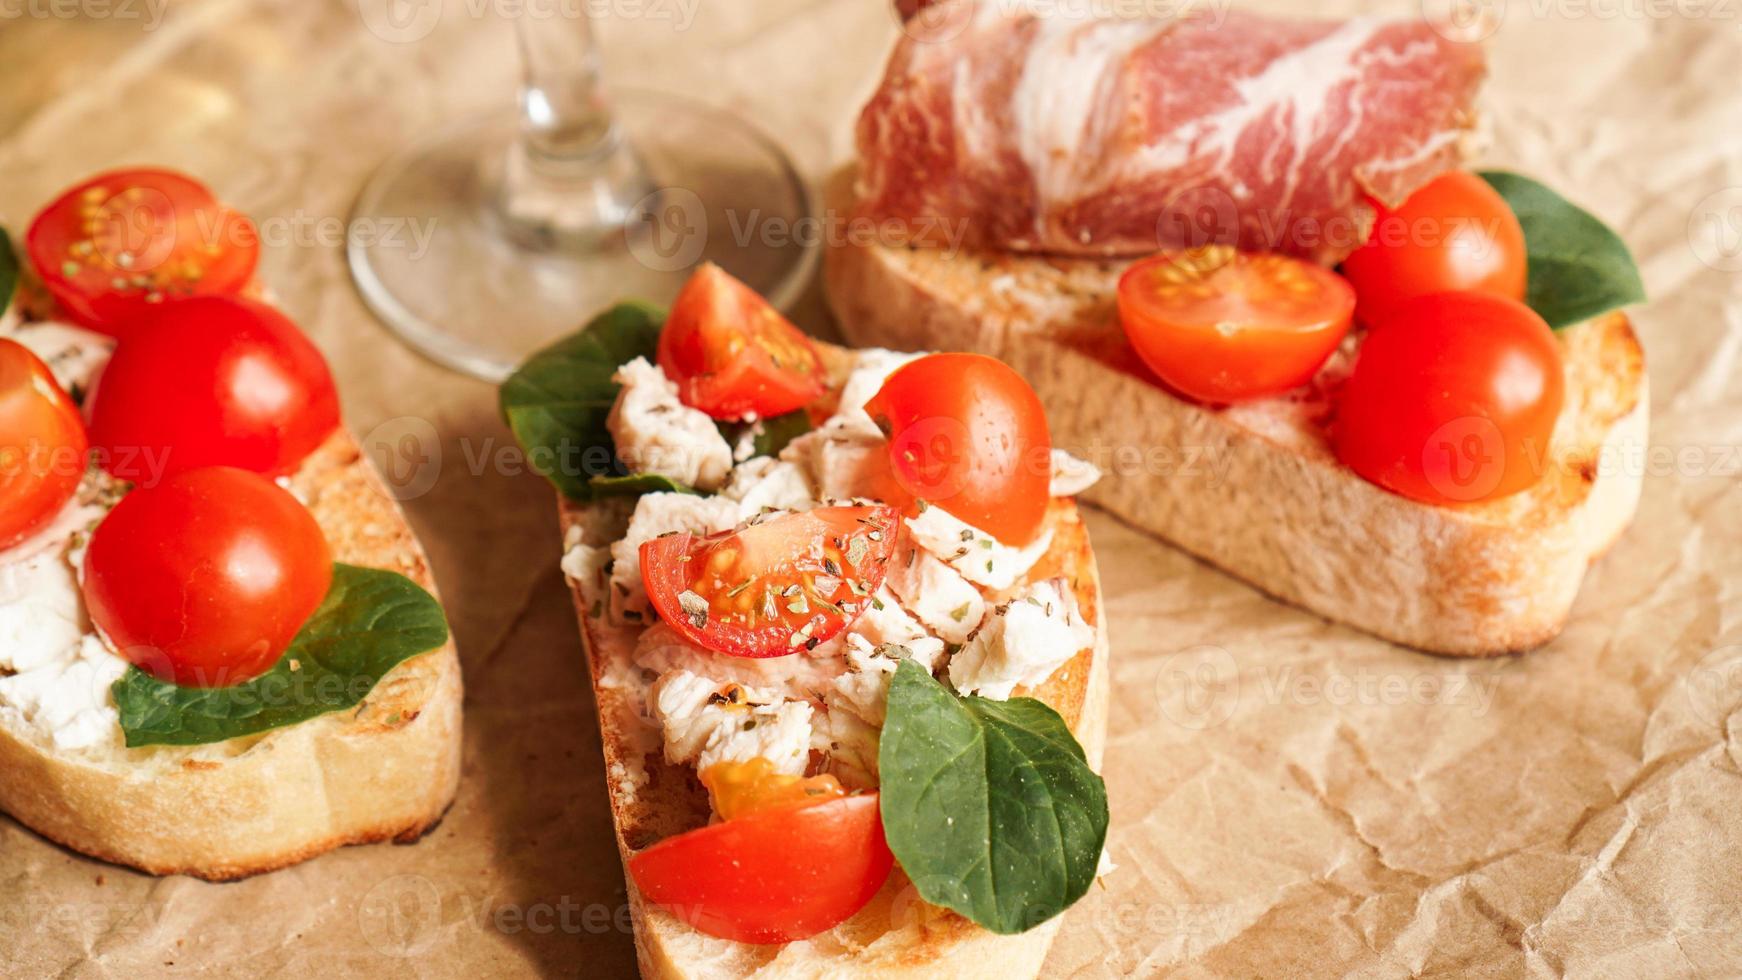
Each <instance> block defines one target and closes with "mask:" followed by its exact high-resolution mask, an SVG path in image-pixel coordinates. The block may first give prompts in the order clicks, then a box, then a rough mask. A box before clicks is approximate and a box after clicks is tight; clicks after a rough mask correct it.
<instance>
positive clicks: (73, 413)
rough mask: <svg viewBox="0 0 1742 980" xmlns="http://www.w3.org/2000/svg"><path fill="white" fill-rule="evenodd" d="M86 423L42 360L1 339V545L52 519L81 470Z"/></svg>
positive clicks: (74, 489)
mask: <svg viewBox="0 0 1742 980" xmlns="http://www.w3.org/2000/svg"><path fill="white" fill-rule="evenodd" d="M85 463H86V438H85V424H84V422H83V421H81V420H80V418H79V409H78V406H77V405H74V404H73V400H72V399H71V398H69V397H67V393H66V392H65V391H63V390H61V386H60V385H58V384H56V383H55V380H54V375H53V373H51V372H50V371H49V369H48V365H46V364H44V363H42V359H41V358H39V357H37V356H36V355H35V354H33V353H31V351H30V349H29V348H28V347H25V346H24V345H23V344H20V343H18V342H17V341H13V340H0V548H10V547H11V546H13V545H15V544H17V543H18V542H20V541H22V540H24V539H25V538H27V537H29V536H30V535H31V534H33V533H35V532H36V531H38V530H40V529H41V528H42V527H43V525H45V524H47V523H48V522H49V521H51V520H53V519H54V516H55V515H56V514H58V513H60V509H61V508H62V507H64V506H66V502H67V501H68V500H71V499H72V496H73V494H74V493H76V492H77V491H78V489H79V479H80V478H81V477H83V476H84V474H85Z"/></svg>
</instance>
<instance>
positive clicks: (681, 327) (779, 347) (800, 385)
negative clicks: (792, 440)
mask: <svg viewBox="0 0 1742 980" xmlns="http://www.w3.org/2000/svg"><path fill="white" fill-rule="evenodd" d="M659 366H660V367H661V368H663V369H664V370H665V373H666V375H667V376H668V377H670V378H671V379H672V380H674V381H676V382H677V390H678V397H679V398H681V399H683V403H684V404H685V405H688V406H690V407H691V408H698V409H701V410H702V411H704V412H706V413H708V414H709V415H711V416H713V417H714V418H717V419H742V418H745V417H747V416H748V415H750V414H752V413H754V414H755V415H756V416H758V417H760V418H772V417H773V416H776V415H784V414H786V413H787V412H791V411H793V410H795V409H799V408H803V407H804V406H806V405H808V404H810V403H811V402H813V401H815V400H816V399H817V398H818V397H819V396H821V395H822V393H823V389H824V387H825V385H826V380H827V379H826V377H825V375H824V374H823V362H822V359H821V358H819V357H818V356H817V349H816V347H815V345H813V344H812V343H811V342H810V338H808V337H806V336H805V335H804V334H802V333H800V332H799V329H798V328H797V327H795V326H793V325H792V324H791V323H790V322H788V321H787V319H786V317H783V316H781V315H780V311H778V310H776V309H775V308H774V307H773V306H772V305H770V304H769V302H768V301H767V300H765V299H763V298H762V297H761V296H758V295H756V291H755V290H753V289H751V288H750V287H749V286H746V285H744V284H743V283H741V282H739V281H738V280H736V279H734V278H732V277H731V276H730V275H727V274H726V271H725V270H724V269H721V268H720V267H719V266H717V265H714V264H713V263H711V262H710V263H708V264H706V265H703V266H702V267H701V268H700V269H697V270H696V272H695V275H693V276H691V277H690V281H689V282H687V283H685V284H684V288H683V291H682V292H680V293H678V296H677V299H676V300H675V301H674V302H673V303H672V306H671V315H670V316H669V317H667V318H666V321H665V329H664V330H663V331H662V332H661V333H660V335H659Z"/></svg>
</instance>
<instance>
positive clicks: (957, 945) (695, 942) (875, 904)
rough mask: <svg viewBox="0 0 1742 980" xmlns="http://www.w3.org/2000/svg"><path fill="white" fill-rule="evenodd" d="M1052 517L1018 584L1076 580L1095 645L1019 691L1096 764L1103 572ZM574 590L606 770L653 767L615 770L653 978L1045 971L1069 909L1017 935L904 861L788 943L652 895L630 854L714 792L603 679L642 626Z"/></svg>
mask: <svg viewBox="0 0 1742 980" xmlns="http://www.w3.org/2000/svg"><path fill="white" fill-rule="evenodd" d="M819 346H823V347H824V348H825V349H824V351H823V353H824V357H825V362H826V363H833V362H837V361H841V360H843V357H842V352H841V351H840V350H839V349H838V348H828V347H827V346H826V345H819ZM600 510H601V508H600V507H589V506H581V505H576V504H573V503H570V502H567V501H561V502H559V514H560V520H561V524H562V527H563V533H564V540H565V541H570V542H573V541H576V540H583V541H585V542H586V543H588V544H593V545H595V546H597V545H601V544H604V543H606V542H607V540H608V539H609V536H610V533H611V532H610V531H605V532H604V533H601V532H600V527H601V524H602V525H603V526H605V527H610V525H611V522H610V521H609V520H605V521H603V522H601V521H600V520H599V518H600ZM1047 520H1048V523H1049V526H1050V527H1051V528H1052V529H1053V541H1052V545H1051V547H1050V549H1049V550H1048V552H1047V554H1046V555H1045V556H1044V557H1043V558H1042V559H1041V560H1040V561H1039V562H1037V563H1036V564H1035V566H1034V568H1032V569H1031V570H1030V571H1029V573H1028V575H1026V576H1024V578H1023V580H1022V581H1021V582H1018V583H1017V585H1016V586H1014V587H1013V590H1014V589H1019V588H1021V587H1022V585H1023V584H1024V583H1027V582H1032V581H1041V580H1045V579H1050V578H1058V577H1063V578H1065V579H1067V580H1068V581H1070V582H1071V583H1072V588H1073V590H1074V592H1075V594H1076V598H1077V602H1078V605H1079V607H1080V608H1081V609H1082V610H1083V615H1084V618H1085V620H1086V621H1087V622H1089V623H1091V624H1092V625H1094V627H1095V646H1094V647H1093V648H1092V649H1090V650H1084V651H1082V652H1081V653H1079V654H1078V655H1077V656H1076V657H1074V658H1073V659H1071V660H1070V661H1069V662H1067V663H1066V664H1065V665H1064V666H1063V667H1061V668H1059V669H1058V670H1057V671H1055V672H1054V673H1053V675H1052V676H1051V677H1049V678H1048V679H1047V681H1046V682H1045V683H1044V684H1042V685H1040V686H1039V687H1038V688H1036V689H1033V690H1025V689H1022V688H1018V689H1017V692H1016V693H1017V694H1018V695H1027V696H1032V697H1036V698H1039V699H1041V700H1043V701H1045V702H1046V703H1047V704H1049V705H1051V706H1052V707H1053V708H1054V709H1055V710H1057V711H1058V712H1059V714H1060V716H1061V717H1063V718H1064V720H1065V722H1066V723H1067V724H1068V725H1069V726H1070V728H1071V730H1072V732H1073V733H1075V734H1076V736H1077V738H1078V740H1079V741H1080V742H1081V743H1082V745H1083V749H1084V752H1085V753H1086V754H1087V756H1088V758H1089V761H1090V764H1091V765H1093V766H1094V767H1095V769H1096V770H1097V771H1098V770H1099V769H1100V766H1101V757H1102V751H1103V749H1104V747H1105V744H1106V734H1107V712H1108V700H1109V687H1110V684H1109V668H1108V656H1109V653H1108V645H1107V629H1106V616H1105V607H1104V603H1103V601H1102V594H1101V582H1100V574H1099V571H1098V569H1097V567H1096V565H1095V556H1094V552H1093V550H1092V549H1091V547H1090V543H1089V535H1088V529H1087V528H1086V527H1085V526H1084V524H1083V522H1082V517H1081V514H1080V513H1079V512H1078V510H1077V507H1076V504H1075V503H1074V502H1073V501H1070V500H1055V501H1054V502H1053V504H1052V507H1051V509H1050V510H1049V512H1048V515H1047ZM570 589H571V592H572V593H573V596H574V602H575V612H576V615H577V617H578V618H579V620H580V626H581V634H582V637H583V640H584V646H585V648H586V653H587V661H588V667H589V674H590V676H591V677H592V681H593V691H594V695H595V699H596V702H597V705H598V711H599V720H600V727H601V730H602V733H603V738H602V742H603V747H604V754H605V768H606V771H607V773H614V772H618V771H621V769H620V767H622V766H623V765H625V764H627V763H629V762H631V760H632V759H633V760H634V761H635V762H638V763H639V764H642V765H644V766H645V768H646V770H647V772H648V775H649V778H648V780H647V784H646V786H644V787H642V788H641V789H640V790H639V791H637V790H636V789H634V788H633V787H631V786H628V785H625V783H624V782H623V781H621V780H619V779H617V778H608V779H607V788H608V791H609V795H610V798H611V813H612V818H613V822H614V824H615V827H616V831H617V845H618V850H619V852H620V854H621V856H622V858H623V861H624V864H625V873H624V879H625V882H626V884H627V887H628V892H629V900H630V906H631V910H632V912H633V914H634V921H635V948H636V956H637V959H638V961H639V964H640V967H641V973H642V975H643V976H644V977H669V978H691V977H694V978H701V977H737V976H748V975H751V974H754V975H755V976H757V977H770V978H774V977H793V978H799V977H806V978H808V977H817V976H836V975H848V974H850V975H852V976H876V977H891V978H893V977H988V978H993V977H995V978H999V980H1011V978H1020V977H1034V976H1037V975H1038V974H1039V972H1040V967H1041V963H1042V961H1043V960H1044V959H1045V958H1046V952H1047V949H1048V947H1049V946H1050V945H1051V943H1052V940H1053V937H1054V936H1055V935H1056V934H1057V932H1058V927H1059V924H1060V921H1061V920H1062V916H1061V917H1057V918H1054V919H1053V920H1051V921H1049V922H1047V923H1044V924H1043V925H1041V926H1039V927H1037V928H1035V929H1031V930H1029V931H1028V932H1025V933H1021V934H1019V935H1014V936H1000V935H995V934H993V933H991V932H988V931H986V930H985V929H982V928H980V927H978V926H976V925H974V924H973V923H972V922H970V921H968V920H967V919H964V918H962V917H961V916H959V915H956V914H955V913H953V912H948V911H945V910H941V909H937V908H934V907H932V906H929V905H926V904H925V903H924V902H922V901H920V900H919V899H918V896H917V892H916V891H915V889H914V888H913V886H912V884H911V883H910V882H909V881H908V880H907V878H906V877H905V876H904V875H903V874H902V872H901V870H900V869H899V868H897V869H896V870H895V872H894V873H893V874H891V875H890V879H889V882H888V883H887V884H885V885H884V887H883V889H882V890H881V891H880V892H879V893H878V894H877V895H876V896H875V897H874V898H873V899H872V900H871V902H870V904H868V905H867V906H866V907H865V908H864V909H862V910H861V911H860V912H859V913H858V914H856V915H855V916H854V917H853V918H852V919H849V920H848V921H847V922H845V923H842V924H841V925H840V926H837V927H836V928H835V929H833V930H830V931H829V932H827V933H824V934H822V935H821V936H817V937H815V938H813V939H810V940H807V941H804V942H797V943H788V944H786V945H784V946H753V945H748V944H745V943H736V942H731V941H728V940H723V939H717V938H714V937H711V936H706V935H703V934H701V933H699V932H697V931H696V930H694V929H692V928H690V927H689V926H688V925H686V924H685V923H683V922H682V921H680V920H678V919H677V918H676V917H674V916H672V915H670V914H668V913H666V912H664V911H662V910H660V909H659V908H657V907H654V906H651V905H649V904H647V903H646V902H645V901H644V900H643V899H642V897H641V895H640V893H639V891H638V890H637V889H636V887H635V882H634V879H633V878H630V877H629V875H628V872H627V864H628V861H629V859H630V857H631V856H633V855H634V853H635V852H636V851H637V850H639V849H640V848H644V847H646V846H648V845H650V844H652V843H654V842H655V841H657V840H660V839H663V838H664V837H667V836H670V835H671V834H673V833H678V832H681V831H683V830H686V829H691V828H693V827H697V826H702V825H704V824H705V823H706V821H707V819H708V813H709V811H708V804H707V797H706V795H705V793H704V792H703V791H702V790H701V789H700V784H699V783H698V782H697V781H696V778H695V775H694V773H693V772H690V771H689V770H687V769H685V768H684V767H681V766H672V765H668V764H666V763H665V761H664V759H663V758H662V757H661V756H660V755H659V753H658V752H657V751H655V752H653V753H651V754H650V753H648V751H647V746H645V745H643V744H641V743H639V742H638V740H637V739H636V738H635V737H634V735H633V733H632V732H631V731H628V730H626V726H625V725H624V724H623V723H622V722H621V721H620V715H619V710H620V709H621V708H622V707H623V703H622V697H623V696H622V695H621V694H620V693H619V691H618V690H616V689H614V688H613V687H612V685H611V684H610V683H608V682H607V681H606V671H607V669H608V660H609V658H610V657H612V656H614V655H617V654H616V651H617V650H620V649H621V648H622V645H623V644H625V643H629V644H632V643H633V638H634V636H635V634H637V633H639V629H637V628H634V627H627V628H626V627H614V626H611V625H610V624H608V623H606V622H604V621H603V620H602V619H600V618H597V617H595V616H594V615H593V612H594V611H593V610H592V609H589V608H588V604H587V600H586V598H585V597H584V595H583V594H582V591H581V589H580V588H579V587H578V586H576V584H575V583H573V582H571V583H570Z"/></svg>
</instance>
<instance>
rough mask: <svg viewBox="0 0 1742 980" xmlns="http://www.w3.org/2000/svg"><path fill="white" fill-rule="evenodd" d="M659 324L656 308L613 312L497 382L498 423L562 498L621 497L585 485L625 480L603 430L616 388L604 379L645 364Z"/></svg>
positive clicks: (638, 305)
mask: <svg viewBox="0 0 1742 980" xmlns="http://www.w3.org/2000/svg"><path fill="white" fill-rule="evenodd" d="M664 323H665V314H664V313H663V312H661V311H660V310H659V309H658V308H656V307H653V306H648V305H646V304H642V303H623V304H620V305H618V306H614V307H612V308H611V309H609V310H606V311H605V312H604V313H601V314H599V315H598V316H597V317H594V318H593V320H592V322H590V323H588V324H587V325H586V326H585V327H583V328H581V330H580V332H579V333H576V334H574V335H573V336H570V337H567V338H564V339H563V340H559V341H557V342H556V343H555V344H552V345H551V346H550V347H547V348H545V349H544V350H542V351H539V352H538V353H536V354H534V355H532V357H531V358H529V359H528V360H527V362H526V363H525V364H523V365H521V366H520V370H518V371H516V372H514V374H513V375H511V376H510V377H509V378H508V380H507V381H504V382H503V383H502V390H501V392H500V395H499V397H500V400H501V405H502V417H503V418H504V419H505V420H506V421H507V422H508V427H509V428H510V429H512V430H514V437H515V438H516V439H518V440H519V441H520V445H521V448H523V449H525V450H526V454H527V461H528V463H529V464H530V465H531V466H532V468H533V469H534V470H536V471H537V472H539V473H540V474H542V475H543V476H544V477H545V478H546V479H548V480H550V482H551V483H552V484H554V485H555V486H556V488H557V489H558V490H559V491H561V492H562V494H563V495H564V496H566V497H568V498H569V499H571V500H576V501H580V502H583V503H585V502H587V501H590V500H593V499H595V498H597V497H599V496H601V495H609V494H610V493H612V492H617V493H622V492H626V491H625V490H624V489H623V488H622V487H621V486H618V487H610V486H607V487H606V488H604V490H603V492H601V490H600V489H596V488H595V487H594V486H593V482H592V481H593V478H594V477H605V478H607V479H609V478H612V477H619V476H622V475H624V474H623V469H622V464H621V463H619V462H618V461H617V458H616V454H615V453H614V451H613V450H612V443H611V432H610V430H609V429H607V428H606V427H605V420H606V419H607V418H608V417H609V416H610V414H611V405H612V404H613V403H614V402H615V401H616V400H617V391H618V389H619V388H620V387H621V386H620V385H618V384H617V382H615V381H612V380H611V376H612V375H613V374H615V373H617V368H618V367H620V366H622V365H624V364H626V363H628V362H629V361H632V360H634V359H635V358H637V357H646V358H648V359H650V360H651V359H652V358H653V357H654V354H655V351H656V350H657V348H658V346H659V331H660V328H661V327H662V326H663V325H664ZM627 492H634V491H627Z"/></svg>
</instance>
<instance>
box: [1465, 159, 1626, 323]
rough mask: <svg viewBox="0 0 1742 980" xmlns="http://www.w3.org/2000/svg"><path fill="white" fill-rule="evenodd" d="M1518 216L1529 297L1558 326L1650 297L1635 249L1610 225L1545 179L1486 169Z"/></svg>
mask: <svg viewBox="0 0 1742 980" xmlns="http://www.w3.org/2000/svg"><path fill="white" fill-rule="evenodd" d="M1481 177H1482V179H1483V180H1486V181H1487V182H1488V183H1489V185H1491V186H1492V187H1493V188H1494V189H1495V190H1496V191H1499V192H1500V196H1501V197H1503V198H1505V199H1506V203H1507V204H1508V205H1510V206H1511V207H1512V213H1513V214H1516V215H1517V216H1518V223H1519V224H1520V225H1522V226H1523V227H1524V248H1525V252H1526V253H1527V254H1528V256H1529V262H1530V265H1529V283H1528V285H1527V286H1526V289H1525V297H1524V299H1525V302H1526V303H1528V304H1530V308H1531V309H1533V310H1535V311H1536V312H1537V313H1538V315H1540V316H1541V317H1542V318H1543V319H1544V320H1547V321H1548V325H1549V326H1551V327H1553V328H1555V329H1556V330H1559V329H1561V328H1562V327H1568V326H1572V325H1573V324H1575V323H1583V322H1584V321H1586V320H1589V319H1591V318H1592V317H1595V316H1600V315H1602V314H1604V313H1607V312H1609V311H1610V310H1614V309H1619V308H1620V307H1623V306H1627V305H1629V304H1632V303H1642V302H1644V301H1645V284H1644V283H1642V282H1641V281H1640V279H1639V268H1638V266H1636V265H1634V263H1633V254H1632V253H1631V252H1629V251H1628V250H1627V245H1626V243H1624V242H1623V241H1621V236H1619V235H1617V234H1615V232H1614V231H1612V230H1611V229H1610V228H1609V226H1607V225H1605V224H1603V222H1601V221H1599V220H1597V218H1595V217H1593V216H1592V215H1591V214H1590V213H1589V212H1587V211H1585V210H1583V209H1581V208H1579V207H1578V206H1576V205H1574V204H1572V203H1570V202H1569V201H1567V199H1566V198H1564V197H1561V196H1560V195H1559V194H1556V193H1555V192H1554V191H1552V190H1549V189H1548V188H1547V187H1544V186H1543V185H1542V184H1539V183H1537V182H1536V181H1534V180H1531V179H1530V178H1529V177H1523V176H1520V175H1518V174H1514V173H1507V172H1505V171H1499V170H1488V171H1483V172H1482V173H1481Z"/></svg>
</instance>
